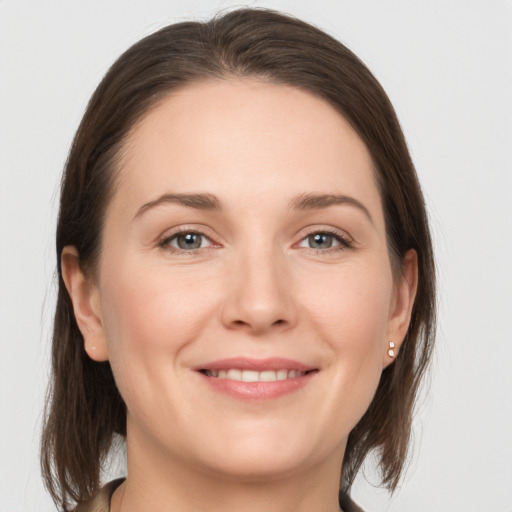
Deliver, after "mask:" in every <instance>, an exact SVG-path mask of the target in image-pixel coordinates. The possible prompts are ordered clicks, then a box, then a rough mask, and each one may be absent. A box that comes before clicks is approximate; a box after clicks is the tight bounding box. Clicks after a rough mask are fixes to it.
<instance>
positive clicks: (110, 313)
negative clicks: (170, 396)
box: [102, 264, 214, 403]
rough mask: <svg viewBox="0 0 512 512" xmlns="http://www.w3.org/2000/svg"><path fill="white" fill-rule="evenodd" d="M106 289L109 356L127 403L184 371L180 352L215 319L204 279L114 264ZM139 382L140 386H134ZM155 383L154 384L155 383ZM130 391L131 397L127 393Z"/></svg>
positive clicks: (160, 269)
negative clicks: (162, 379) (180, 362)
mask: <svg viewBox="0 0 512 512" xmlns="http://www.w3.org/2000/svg"><path fill="white" fill-rule="evenodd" d="M110 269H112V270H111V271H110V272H109V274H108V279H106V280H104V286H103V290H102V313H103V315H102V316H103V319H104V320H105V323H104V331H105V336H106V341H107V345H108V352H109V360H110V364H111V366H112V370H113V372H114V376H115V379H116V383H117V385H118V387H119V389H120V391H121V394H122V395H123V397H124V398H125V401H127V403H129V402H130V396H133V395H134V394H137V395H140V396H144V394H146V396H147V397H149V396H151V395H152V394H153V393H152V389H153V390H154V389H157V388H158V387H159V386H160V387H161V386H163V385H164V383H163V382H162V383H159V382H158V380H159V379H160V378H163V376H165V378H166V379H170V378H173V376H174V375H176V374H177V373H178V372H179V371H180V367H179V361H180V353H181V351H182V350H183V349H184V348H185V347H187V345H188V344H189V343H191V342H193V341H194V340H195V339H196V338H197V337H198V336H199V333H200V332H201V331H202V330H203V329H204V327H205V323H207V322H208V321H210V319H212V318H213V317H214V315H213V313H212V307H213V299H212V297H211V296H209V295H208V293H209V292H208V289H207V287H205V286H204V279H199V278H196V277H192V276H190V275H187V273H186V272H184V273H183V274H184V275H182V276H180V275H177V273H173V274H172V275H171V273H170V272H168V273H166V272H165V269H162V268H161V266H160V267H159V268H156V267H151V266H137V265H129V264H126V265H125V266H124V268H123V267H122V266H118V267H117V268H116V267H115V266H112V265H111V266H110ZM135 383H136V385H137V389H134V386H135ZM155 384H156V385H155ZM128 395H130V396H128Z"/></svg>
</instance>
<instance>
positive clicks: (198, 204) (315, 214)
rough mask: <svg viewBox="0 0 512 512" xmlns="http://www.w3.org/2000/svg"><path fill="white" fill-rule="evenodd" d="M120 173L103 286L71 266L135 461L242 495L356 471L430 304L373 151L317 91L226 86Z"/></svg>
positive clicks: (220, 84) (151, 118) (202, 93)
mask: <svg viewBox="0 0 512 512" xmlns="http://www.w3.org/2000/svg"><path fill="white" fill-rule="evenodd" d="M120 169H121V170H120V176H119V177H120V179H119V183H118V186H117V188H116V190H115V193H114V195H113V198H112V200H111V203H110V204H109V206H108V208H107V211H106V216H105V224H104V232H103V238H102V251H101V255H100V259H99V262H98V268H97V272H96V273H95V278H94V280H89V279H88V278H86V277H84V276H82V275H81V274H80V272H79V270H77V266H76V265H75V263H74V261H75V256H74V253H73V250H72V249H70V248H67V249H66V250H65V251H64V255H63V266H64V276H65V279H66V284H67V285H68V289H70V291H71V295H72V297H73V301H74V305H75V311H76V315H77V319H78V322H79V325H80V328H81V330H82V333H83V334H84V339H85V347H86V350H87V352H88V353H89V355H90V356H91V357H92V358H93V359H96V360H103V359H107V358H108V359H109V360H110V363H111V365H112V369H113V372H114V376H115V379H116V382H117V385H118V387H119V390H120V392H121V395H122V396H123V399H124V400H125V402H126V406H127V411H128V412H127V421H128V450H129V452H128V453H129V457H131V456H132V454H136V455H133V456H134V457H138V460H139V461H140V460H146V459H147V460H148V461H149V460H151V461H153V462H152V463H153V464H154V463H155V462H154V461H155V460H159V461H160V462H161V463H162V464H181V465H186V466H187V467H189V468H193V469H198V470H201V471H206V472H215V473H216V474H218V475H222V474H224V475H226V476H229V477H233V476H235V477H237V478H265V477H270V476H272V477H275V476H276V475H284V474H291V473H293V472H295V471H300V470H305V469H308V468H312V467H319V466H318V465H319V464H320V465H322V464H323V465H324V466H325V467H326V465H329V467H339V466H340V465H341V460H342V457H343V453H344V448H345V442H346V438H347V436H348V434H349V432H350V430H351V429H352V428H353V427H354V425H355V424H356V423H357V422H358V420H359V419H360V418H361V416H362V415H363V413H364V412H365V410H366V409H367V407H368V405H369V404H370V401H371V400H372V397H373V395H374V393H375V390H376V388H377V385H378V382H379V378H380V374H381V372H382V369H383V367H384V366H385V365H387V364H389V363H390V362H391V358H390V357H389V356H388V354H387V349H388V348H389V347H388V344H389V341H390V340H393V341H394V342H395V344H396V345H397V346H398V345H399V343H400V342H401V340H402V338H403V336H404V334H405V331H406V329H407V324H408V321H409V314H410V308H411V305H412V300H413V297H414V287H415V258H414V254H413V253H410V254H408V255H407V257H406V264H405V270H404V275H405V277H406V278H407V279H406V278H402V277H400V278H397V279H395V280H394V279H393V275H392V272H391V264H390V259H389V255H388V251H387V246H386V236H385V226H384V218H383V212H382V204H381V199H380V196H379V192H378V189H377V186H376V183H375V178H374V174H373V171H372V161H371V158H370V156H369V153H368V150H367V149H366V147H365V145H364V144H363V142H362V141H361V140H360V138H359V137H358V136H357V135H356V133H355V132H354V130H353V129H352V128H351V127H350V125H349V124H348V123H347V122H346V121H345V120H344V118H343V117H342V116H341V115H340V114H338V113H337V112H336V111H335V110H334V109H333V108H332V107H331V106H330V105H329V104H328V103H326V102H325V101H323V100H322V99H319V98H317V97H315V96H313V95H311V94H309V93H307V92H303V91H301V90H298V89H295V88H292V87H288V86H282V85H271V84H268V83H263V82H261V81H256V80H249V79H244V80H232V81H215V82H206V83H199V84H195V85H191V86H187V87H186V88H183V89H181V90H178V91H176V92H174V93H172V94H171V95H169V96H168V97H167V98H166V99H165V100H164V101H162V102H161V103H160V104H159V105H158V106H157V107H156V108H154V109H153V110H152V111H150V112H149V113H148V114H147V115H146V116H145V117H144V119H143V120H142V121H141V122H139V123H138V124H137V125H136V127H135V128H134V129H133V130H132V132H131V134H130V137H129V140H128V143H127V144H126V146H125V148H124V151H123V153H122V158H121V164H120ZM129 460H130V459H129Z"/></svg>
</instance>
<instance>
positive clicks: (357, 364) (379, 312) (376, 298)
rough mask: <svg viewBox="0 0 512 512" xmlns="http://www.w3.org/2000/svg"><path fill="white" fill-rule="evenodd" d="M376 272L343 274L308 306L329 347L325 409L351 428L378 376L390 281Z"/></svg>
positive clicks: (384, 273) (385, 274)
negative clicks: (329, 392)
mask: <svg viewBox="0 0 512 512" xmlns="http://www.w3.org/2000/svg"><path fill="white" fill-rule="evenodd" d="M376 268H377V269H378V268H379V267H378V266H377V267H372V266H370V267H367V268H365V267H360V268H351V269H348V268H347V269H346V271H344V272H340V273H339V274H337V275H336V276H335V278H334V279H331V280H329V281H328V282H326V283H325V287H324V289H325V290H326V291H325V292H324V293H322V294H320V293H316V294H315V295H314V296H310V299H309V300H308V310H309V312H310V318H312V319H313V322H314V329H315V331H316V332H317V333H318V334H319V336H320V337H321V339H322V341H323V342H324V343H325V344H326V345H327V346H328V347H329V350H328V357H327V364H328V371H329V374H330V375H329V378H330V379H331V383H332V401H330V402H329V403H328V404H327V405H326V407H330V409H331V410H332V411H335V414H340V415H342V419H343V421H346V420H347V419H348V420H349V422H350V425H349V426H350V428H351V427H353V426H354V425H355V424H356V423H357V421H359V419H360V417H361V416H362V415H363V414H364V412H365V411H366V409H367V407H368V406H369V404H370V402H371V400H372V398H373V396H374V394H375V391H376V389H377V386H378V383H379V380H380V376H381V373H382V357H383V350H384V344H385V342H386V340H385V337H386V332H387V326H388V319H389V312H390V305H391V301H392V291H393V280H392V276H391V271H390V269H387V268H385V267H384V268H382V269H381V271H376ZM317 284H318V282H317ZM340 421H341V420H340Z"/></svg>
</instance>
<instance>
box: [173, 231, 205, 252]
mask: <svg viewBox="0 0 512 512" xmlns="http://www.w3.org/2000/svg"><path fill="white" fill-rule="evenodd" d="M178 246H179V248H180V249H199V248H200V247H201V235H198V234H196V233H187V234H186V235H181V236H180V237H178Z"/></svg>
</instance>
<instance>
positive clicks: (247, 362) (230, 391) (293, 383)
mask: <svg viewBox="0 0 512 512" xmlns="http://www.w3.org/2000/svg"><path fill="white" fill-rule="evenodd" d="M231 368H237V369H240V370H254V371H259V372H262V371H265V370H275V371H277V370H299V371H301V372H308V373H306V374H305V375H302V376H300V377H294V378H291V379H285V380H276V381H271V382H242V381H237V380H231V379H222V378H218V377H210V376H208V375H206V374H205V373H204V372H202V371H201V370H217V371H218V370H229V369H231ZM194 370H196V371H197V372H198V374H199V376H200V377H201V378H203V379H204V380H205V382H206V383H207V384H208V385H209V386H211V388H213V389H214V390H215V391H218V392H221V393H224V394H226V395H229V396H231V397H233V398H237V399H239V400H250V401H255V400H256V401H261V400H272V399H275V398H279V397H282V396H284V395H287V394H289V393H292V392H294V391H297V390H299V389H301V388H303V387H304V386H305V385H306V384H308V383H309V382H310V381H311V379H312V377H313V376H314V375H315V374H316V373H318V372H317V368H314V367H312V366H307V365H305V364H302V363H299V362H298V361H293V360H291V359H283V358H269V359H251V358H246V357H237V358H230V359H222V360H219V361H212V362H211V363H207V364H204V365H201V366H197V367H196V368H194Z"/></svg>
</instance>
